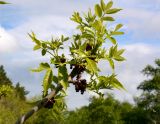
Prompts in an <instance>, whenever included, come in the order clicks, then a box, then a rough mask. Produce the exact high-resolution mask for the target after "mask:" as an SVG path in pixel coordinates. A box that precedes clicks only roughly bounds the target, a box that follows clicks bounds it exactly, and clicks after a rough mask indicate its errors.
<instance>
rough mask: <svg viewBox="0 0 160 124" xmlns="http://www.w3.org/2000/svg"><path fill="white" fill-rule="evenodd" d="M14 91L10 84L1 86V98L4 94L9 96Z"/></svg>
mask: <svg viewBox="0 0 160 124" xmlns="http://www.w3.org/2000/svg"><path fill="white" fill-rule="evenodd" d="M12 92H13V89H12V88H11V87H10V86H8V85H2V86H0V99H1V97H2V96H7V95H9V94H11V93H12Z"/></svg>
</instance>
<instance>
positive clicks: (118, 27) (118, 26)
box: [114, 24, 123, 32]
mask: <svg viewBox="0 0 160 124" xmlns="http://www.w3.org/2000/svg"><path fill="white" fill-rule="evenodd" d="M122 26H123V25H122V24H118V25H117V26H116V28H115V30H114V32H115V31H118V30H119V29H120V28H121V27H122Z"/></svg>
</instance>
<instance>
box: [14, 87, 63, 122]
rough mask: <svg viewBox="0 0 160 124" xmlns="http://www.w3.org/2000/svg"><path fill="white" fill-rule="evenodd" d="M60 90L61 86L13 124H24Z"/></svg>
mask: <svg viewBox="0 0 160 124" xmlns="http://www.w3.org/2000/svg"><path fill="white" fill-rule="evenodd" d="M61 89H62V86H61V85H58V86H57V87H56V89H55V90H53V91H51V93H50V94H48V95H47V96H46V97H45V98H43V99H42V100H41V101H40V102H39V103H38V104H37V105H36V106H35V107H33V108H32V109H31V110H30V111H28V112H27V113H26V114H24V115H23V116H22V117H20V118H19V119H18V120H17V122H16V123H15V124H24V122H25V121H26V120H27V119H28V118H29V117H31V116H32V115H33V114H34V113H35V112H37V111H38V110H40V109H41V108H42V107H44V106H45V105H46V104H47V102H48V101H49V100H51V99H52V98H53V97H54V96H55V95H56V94H57V93H58V92H59V91H60V90H61Z"/></svg>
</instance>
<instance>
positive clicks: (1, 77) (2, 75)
mask: <svg viewBox="0 0 160 124" xmlns="http://www.w3.org/2000/svg"><path fill="white" fill-rule="evenodd" d="M1 85H8V86H12V82H11V80H10V79H9V78H8V77H7V75H6V72H5V70H4V68H3V66H0V86H1Z"/></svg>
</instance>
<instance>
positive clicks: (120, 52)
mask: <svg viewBox="0 0 160 124" xmlns="http://www.w3.org/2000/svg"><path fill="white" fill-rule="evenodd" d="M124 51H125V49H121V50H118V51H117V55H118V56H120V55H122V54H123V53H124Z"/></svg>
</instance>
